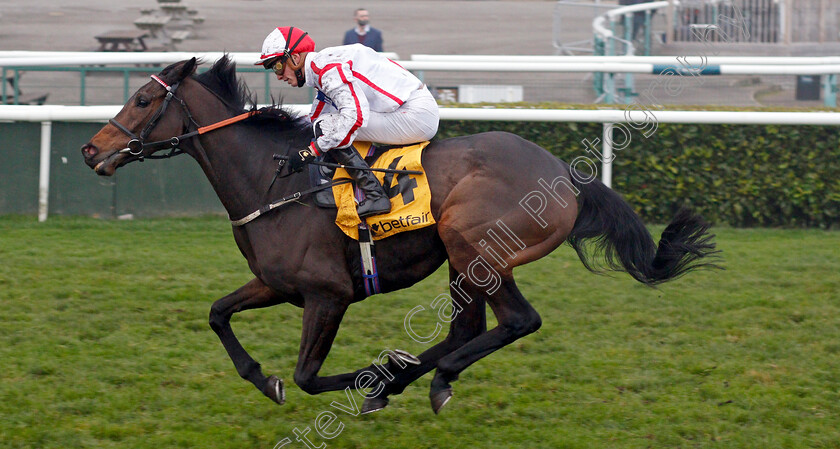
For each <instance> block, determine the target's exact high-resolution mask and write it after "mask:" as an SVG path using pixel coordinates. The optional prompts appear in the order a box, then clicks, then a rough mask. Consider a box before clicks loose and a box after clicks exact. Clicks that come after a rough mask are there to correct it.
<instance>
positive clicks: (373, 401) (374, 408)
mask: <svg viewBox="0 0 840 449" xmlns="http://www.w3.org/2000/svg"><path fill="white" fill-rule="evenodd" d="M387 406H388V398H376V397H374V398H367V397H366V398H365V402H364V403H363V404H362V414H363V415H366V414H368V413H373V412H378V411H380V410H382V409H383V408H385V407H387Z"/></svg>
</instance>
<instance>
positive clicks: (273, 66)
mask: <svg viewBox="0 0 840 449" xmlns="http://www.w3.org/2000/svg"><path fill="white" fill-rule="evenodd" d="M288 60H289V57H288V56H286V55H283V56H278V57H276V58H274V60H273V61H271V62H269V63H268V64H263V67H265V69H266V70H274V73H275V74H277V75H283V70H284V69H285V68H286V61H288Z"/></svg>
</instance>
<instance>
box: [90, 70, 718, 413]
mask: <svg viewBox="0 0 840 449" xmlns="http://www.w3.org/2000/svg"><path fill="white" fill-rule="evenodd" d="M199 64H200V63H199V62H198V61H196V59H195V58H192V59H189V60H184V61H181V62H178V63H175V64H172V65H170V66H168V67H166V68H165V69H163V70H162V71H161V72H160V73H159V74H157V75H152V80H150V81H149V82H148V83H147V84H145V85H144V86H142V87H141V88H140V89H139V90H137V92H135V93H134V95H133V96H132V97H131V98H130V99H129V100H128V102H127V103H126V104H125V105H124V107H123V108H122V110H121V111H120V112H119V113H118V114H117V115H116V116H115V117H114V118H113V119H111V120H110V121H109V123H108V124H107V125H105V126H104V127H103V128H102V129H101V130H100V131H99V132H98V133H96V135H94V136H93V138H92V139H91V140H90V141H89V142H88V143H87V144H85V145H83V146H82V148H81V151H82V154H83V156H84V160H85V163H86V164H87V165H88V166H90V167H91V168H93V169H94V170H95V172H96V173H97V174H99V175H102V176H110V175H112V174H114V172H115V170H116V169H117V168H119V167H121V166H123V165H125V164H127V163H129V162H132V161H136V160H142V159H143V158H148V157H151V156H152V154H153V153H156V152H158V151H161V150H163V149H166V148H170V149H173V150H174V148H175V147H177V148H178V149H179V150H180V151H183V152H185V153H186V154H189V155H190V156H192V157H193V158H194V159H195V160H196V161H197V162H198V164H199V165H200V166H201V168H202V170H203V171H204V173H205V174H206V176H207V178H208V179H209V181H210V183H211V184H212V186H213V188H214V189H215V191H216V193H217V194H218V196H219V199H220V200H221V203H222V204H223V206H224V208H225V209H226V210H227V212H228V214H229V216H230V217H231V220H234V219H235V218H237V217H246V216H248V215H249V214H250V213H252V212H254V211H259V210H260V209H261V208H263V206H265V205H267V204H270V203H272V202H273V201H275V200H277V198H279V197H290V198H294V199H296V201H290V202H288V203H287V204H285V205H283V206H282V207H281V208H278V209H277V210H274V211H272V212H270V213H265V214H264V215H262V216H260V217H258V218H256V219H253V220H252V221H249V222H248V223H247V224H244V225H241V226H233V236H234V239H235V241H236V244H237V246H238V247H239V249H240V251H241V252H242V255H243V256H244V257H245V258H246V259H247V261H248V266H249V268H250V270H251V271H252V272H253V274H254V278H253V279H252V280H251V281H249V282H248V283H247V284H245V285H244V286H242V287H240V288H239V289H237V290H236V291H234V292H233V293H230V294H229V295H227V296H225V297H223V298H221V299H219V300H217V301H216V302H215V303H214V304H213V305H212V307H211V309H210V327H211V328H212V329H213V330H214V331H215V332H216V334H218V337H219V339H220V340H221V342H222V344H223V346H224V348H225V349H226V351H227V353H228V355H229V356H230V359H231V360H232V361H233V364H234V366H235V367H236V370H237V372H238V373H239V375H240V376H241V377H242V378H244V379H246V380H248V381H250V382H251V383H253V384H254V386H256V387H257V389H259V390H260V391H261V392H262V393H263V394H265V395H266V396H268V397H269V398H270V399H272V400H273V401H275V402H277V403H279V404H282V403H283V402H284V401H285V391H284V386H283V382H282V380H280V379H279V378H277V377H276V376H270V377H266V376H265V375H264V374H263V373H262V370H261V369H260V365H259V363H257V362H256V361H255V360H254V359H253V358H252V357H251V356H250V355H249V354H248V353H247V352H246V350H245V349H244V348H243V347H242V345H241V344H240V342H239V341H238V340H237V338H236V336H235V335H234V333H233V331H232V329H231V326H230V319H231V316H232V315H233V314H234V313H236V312H241V311H243V310H248V309H256V308H262V307H269V306H273V305H277V304H281V303H290V304H293V305H295V306H298V307H302V308H303V324H302V335H301V342H300V350H299V354H298V360H297V365H296V368H295V372H294V381H295V383H296V384H297V385H298V386H299V387H300V388H301V389H302V390H303V391H305V392H307V393H309V394H317V393H322V392H326V391H335V390H344V389H348V388H349V389H367V388H370V389H371V390H373V391H371V392H370V393H368V394H367V395H366V399H365V401H364V404H363V407H362V411H363V412H370V411H375V410H379V409H382V408H384V407H385V406H386V405H387V403H388V397H389V396H390V395H395V394H399V393H401V392H402V391H403V390H404V389H405V388H406V386H408V385H409V384H410V383H411V382H413V381H414V380H416V379H418V378H419V377H420V376H422V375H423V374H425V373H427V372H429V371H431V370H432V369H437V371H436V373H435V375H434V378H433V380H432V382H431V388H430V394H429V396H430V400H431V405H432V409H433V410H434V412H435V413H438V412H439V411H440V409H441V407H443V406H444V404H446V402H447V401H448V400H449V398H450V397H451V396H452V387H451V382H453V381H454V380H456V379H457V377H458V374H459V373H460V372H462V371H463V370H464V369H466V368H467V367H468V366H470V365H471V364H473V363H475V362H476V361H478V360H479V359H481V358H482V357H485V356H487V355H488V354H490V353H492V352H494V351H496V350H497V349H500V348H502V347H503V346H505V345H508V344H510V343H511V342H513V341H514V340H516V339H518V338H521V337H523V336H525V335H528V334H530V333H532V332H534V331H536V330H537V329H538V328H539V327H540V325H541V319H540V316H539V314H538V313H537V311H536V310H534V308H533V307H532V306H531V305H530V304H529V303H528V301H527V300H526V299H525V298H524V297H523V296H522V294H521V293H520V291H519V289H518V288H517V286H516V282H515V281H514V276H513V269H514V267H517V266H520V265H523V264H526V263H528V262H531V261H534V260H537V259H539V258H541V257H544V256H545V255H547V254H549V253H551V252H552V251H553V250H554V249H556V248H557V247H558V246H560V245H561V244H562V243H563V242H564V241H565V242H568V243H569V244H570V246H571V247H572V248H573V249H574V250H575V251H576V252H577V254H578V256H579V258H580V259H581V261H582V262H583V263H584V265H585V266H586V267H587V268H588V269H590V270H591V271H597V272H600V271H603V270H607V269H608V270H619V271H625V272H627V273H629V274H630V275H631V276H632V277H633V278H634V279H636V280H637V281H639V282H641V283H643V284H647V285H656V284H659V283H661V282H665V281H668V280H671V279H674V278H676V277H678V276H680V275H682V274H684V273H686V272H688V271H689V270H692V269H695V268H699V267H702V266H709V265H712V266H714V264H713V263H712V262H710V261H711V260H713V258H707V259H704V258H706V257H707V256H710V255H713V254H714V253H716V252H717V251H716V250H715V244H714V243H713V241H712V238H713V235H711V234H709V233H708V230H709V224H708V223H706V222H705V221H704V220H703V219H702V217H700V216H699V215H696V214H693V213H691V212H689V211H688V210H685V209H683V210H681V211H680V212H678V213H677V215H676V216H675V218H674V219H673V221H672V222H671V223H670V224H668V226H667V227H666V228H665V230H664V231H663V233H662V236H661V239H660V241H659V244H658V246H657V244H655V243H654V241H653V238H652V237H651V235H650V233H649V232H648V230H647V229H646V228H645V226H644V224H643V223H642V221H641V219H640V218H639V217H638V216H637V215H636V213H635V212H634V211H633V210H632V208H631V207H630V206H629V205H628V204H627V203H626V202H625V201H624V200H623V199H622V198H621V197H620V196H619V195H618V194H617V193H615V192H614V191H613V190H611V189H609V188H608V187H606V186H604V185H603V184H602V183H601V182H599V181H598V180H597V179H593V178H594V177H588V176H585V175H583V174H581V173H580V172H577V171H576V170H574V169H572V168H570V166H569V165H568V164H566V163H565V162H563V161H561V160H559V159H558V158H556V157H554V156H553V155H551V154H550V153H549V152H548V151H546V150H545V149H543V148H541V147H539V146H537V145H536V144H534V143H532V142H529V141H527V140H525V139H522V138H521V137H518V136H516V135H513V134H509V133H502V132H488V133H482V134H476V135H470V136H464V137H456V138H450V139H445V140H435V141H433V142H432V143H431V144H430V145H429V146H428V147H426V148H425V150H424V151H423V153H422V164H423V167H424V168H425V170H426V172H427V177H428V182H429V185H430V190H431V212H432V215H433V217H434V220H435V222H436V224H434V225H432V226H428V227H425V228H422V229H420V230H416V231H410V232H403V233H400V234H397V235H394V236H392V237H389V238H386V239H383V240H379V241H377V242H376V244H375V249H376V261H377V268H378V271H379V276H380V286H381V289H382V291H383V292H390V291H395V290H399V289H403V288H407V287H409V286H411V285H413V284H415V283H417V282H419V281H420V280H422V279H424V278H426V277H427V276H429V275H430V274H432V273H433V272H434V271H436V270H437V268H439V267H440V266H441V265H442V264H443V263H444V262H445V261H448V262H449V276H450V281H451V284H450V286H451V293H452V296H451V297H452V298H453V304H452V305H451V307H452V309H451V310H452V313H451V314H450V318H451V321H450V329H449V334H448V335H447V337H446V338H445V339H444V340H442V341H440V342H438V343H437V344H435V345H434V346H432V347H431V348H429V349H427V350H426V351H425V352H423V353H422V354H420V355H419V357H414V356H411V355H410V354H408V353H405V352H395V351H391V352H390V353H388V356H389V357H388V358H386V357H384V356H382V357H381V358H380V359H379V362H381V363H373V364H371V365H370V366H368V367H365V368H362V369H360V370H357V371H355V372H351V373H344V374H338V375H332V376H321V375H320V373H319V372H320V369H321V366H322V364H323V363H324V360H325V358H326V357H327V354H328V352H329V350H330V347H331V345H332V343H333V340H334V338H335V336H336V333H337V332H338V328H339V325H340V323H341V320H342V317H343V316H344V313H345V311H346V310H347V308H348V306H349V305H350V304H352V303H354V302H357V301H361V300H363V299H365V298H366V297H367V294H366V292H365V290H364V288H363V280H362V268H361V262H360V249H359V245H358V243H357V242H356V241H353V240H351V239H350V238H349V237H347V236H345V234H344V233H343V232H342V231H341V230H339V228H338V227H337V226H336V225H335V223H334V220H335V215H336V212H335V210H334V209H333V210H330V209H323V208H319V207H315V206H314V200H313V198H312V195H308V196H307V195H304V196H300V197H299V198H298V196H297V195H295V193H296V192H302V191H306V189H308V188H309V187H310V185H309V183H310V179H309V176H308V175H307V174H306V172H305V171H304V172H301V173H293V174H291V175H290V176H287V177H280V178H279V179H276V182H274V181H275V169H276V164H275V163H274V162H273V161H272V157H273V155H274V153H280V154H285V155H289V154H292V153H293V152H296V151H297V150H299V149H301V148H305V147H306V146H307V145H308V144H309V142H310V140H311V139H312V136H313V133H312V126H311V124H310V123H309V121H308V119H307V118H306V117H295V115H294V114H292V113H291V112H289V111H288V110H286V109H284V108H283V107H282V106H276V105H275V106H271V107H268V108H262V109H259V110H258V109H257V108H256V101H255V99H254V98H253V97H252V94H251V93H250V91H249V90H248V88H247V86H246V85H245V84H244V82H242V81H241V80H237V78H236V73H235V63H234V62H233V61H231V60H230V59H229V57H228V56H227V55H225V56H223V57H222V58H220V59H219V60H218V61H216V62H215V63H214V64H213V66H212V68H210V69H209V70H208V71H206V72H204V73H201V74H196V68H197V66H198V65H199ZM234 116H236V117H239V118H243V117H244V119H241V120H240V119H232V118H231V117H234ZM200 123H201V124H205V125H204V126H203V127H202V126H201V125H199V124H200ZM208 124H212V125H208ZM209 131H212V132H209ZM267 186H270V187H269V188H268V190H267ZM488 242H491V243H488ZM593 249H594V250H595V255H596V256H598V258H597V260H595V259H593V257H594V256H593V252H592V250H593ZM454 302H457V303H458V304H454ZM487 304H489V306H490V308H491V309H492V311H493V313H494V314H495V316H496V318H497V320H498V325H497V326H496V327H495V328H493V329H491V330H487V323H486V318H485V305H487ZM453 315H454V316H453ZM383 360H384V362H383ZM365 376H367V377H365ZM360 378H365V382H364V383H363V385H362V386H360V385H359V384H360V382H359V379H360ZM373 387H376V388H375V389H374V388H373Z"/></svg>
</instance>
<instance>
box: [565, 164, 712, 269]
mask: <svg viewBox="0 0 840 449" xmlns="http://www.w3.org/2000/svg"><path fill="white" fill-rule="evenodd" d="M572 179H573V181H572V182H573V183H574V185H575V187H577V188H578V190H580V193H579V194H578V216H577V219H576V220H575V226H574V227H573V228H572V232H571V234H569V236H568V238H567V241H568V242H569V244H570V245H571V246H572V248H574V249H575V251H576V252H577V254H578V257H580V260H581V262H583V265H584V266H586V268H587V269H588V270H590V271H592V272H596V273H597V272H600V271H602V268H601V267H600V266H599V265H598V264H594V263H593V261H592V259H593V256H594V255H596V254H602V257H603V258H604V260H605V262H606V268H607V269H610V270H615V271H626V272H627V273H628V274H630V276H633V278H634V279H636V280H637V281H639V282H642V283H644V284H646V285H656V284H659V283H662V282H666V281H669V280H671V279H674V278H677V277H679V276H681V275H683V274H685V273H686V272H688V271H690V270H693V269H695V268H700V267H703V266H706V267H715V268H717V266H716V265H715V264H714V263H713V262H709V259H705V260H703V259H704V258H705V257H708V256H711V255H714V254H716V253H718V252H719V251H718V250H715V244H714V242H712V238H713V237H714V235H713V234H709V233H708V230H709V226H710V225H709V223H707V222H706V221H705V220H704V219H703V217H701V216H700V215H696V214H694V213H692V212H691V211H689V210H688V209H685V208H684V209H681V210H680V211H679V212H677V215H676V216H675V217H674V219H673V220H672V221H671V223H670V224H669V225H668V226H667V227H666V228H665V230H664V231H663V232H662V237H661V239H660V240H659V246H658V247H657V245H656V244H655V243H654V241H653V238H652V237H651V235H650V233H649V232H648V230H647V228H645V225H644V223H642V220H641V218H639V216H638V215H636V213H635V212H634V211H633V209H632V208H631V207H630V205H629V204H627V202H626V201H624V199H622V198H621V196H619V195H618V194H617V193H616V192H614V191H613V190H612V189H610V188H609V187H607V186H605V185H604V184H602V183H601V182H600V181H599V180H597V179H593V180H592V181H591V182H588V183H582V182H579V181H577V180H575V177H574V176H573V177H572ZM590 250H592V251H590ZM593 253H594V254H593Z"/></svg>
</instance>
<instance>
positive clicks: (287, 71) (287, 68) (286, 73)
mask: <svg viewBox="0 0 840 449" xmlns="http://www.w3.org/2000/svg"><path fill="white" fill-rule="evenodd" d="M289 59H290V60H291V61H294V62H295V63H297V62H298V60H299V59H300V55H299V54H294V55H291V56H290V57H289ZM291 61H286V63H285V64H283V71H282V72H281V73H275V75H277V79H278V80H280V81H285V82H287V83H289V85H290V86H292V87H298V79H297V76H295V69H293V68H292V67H291V65H292V64H289V62H291Z"/></svg>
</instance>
